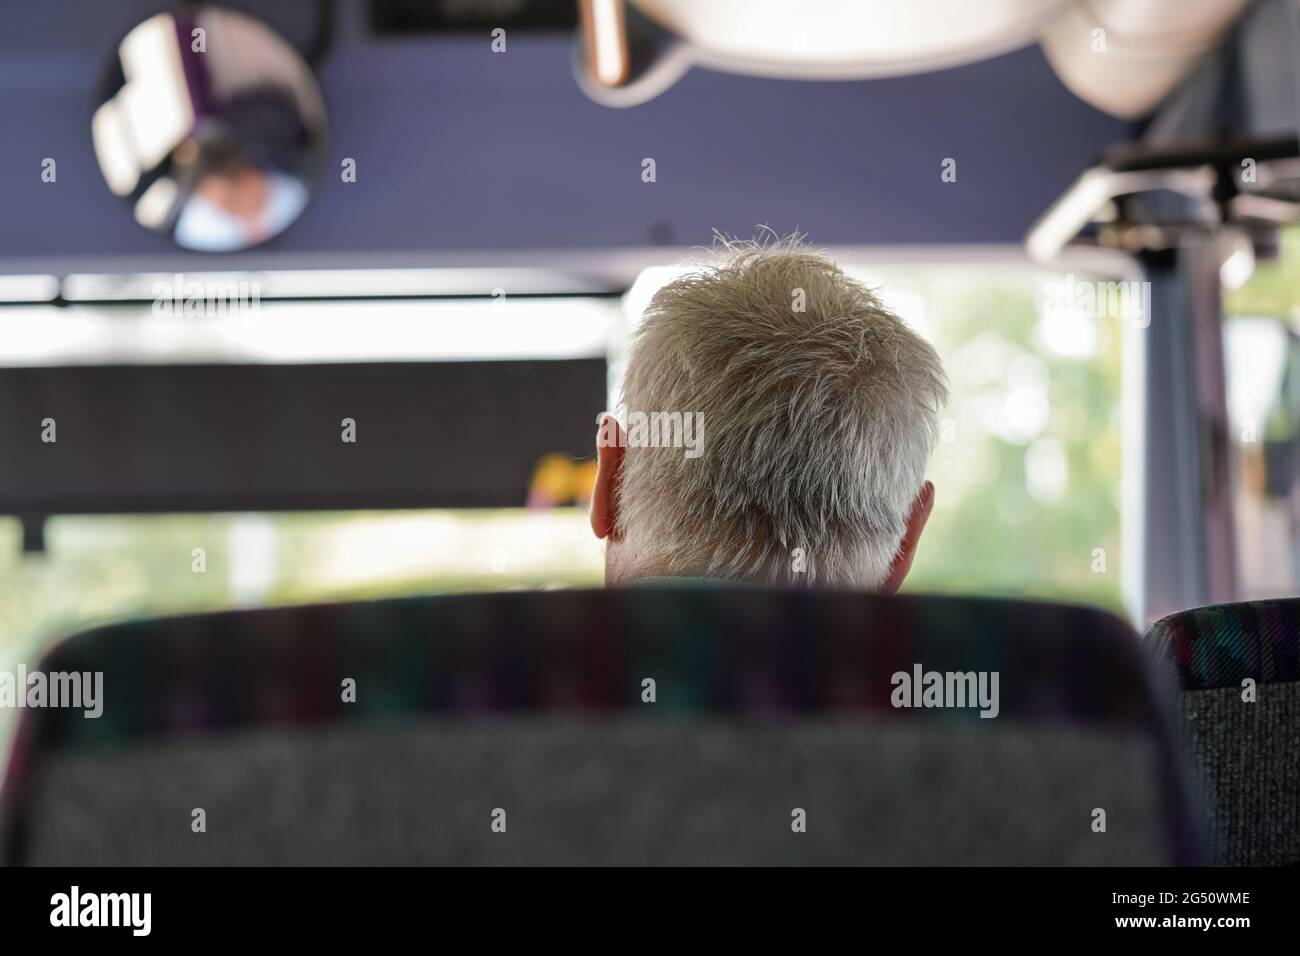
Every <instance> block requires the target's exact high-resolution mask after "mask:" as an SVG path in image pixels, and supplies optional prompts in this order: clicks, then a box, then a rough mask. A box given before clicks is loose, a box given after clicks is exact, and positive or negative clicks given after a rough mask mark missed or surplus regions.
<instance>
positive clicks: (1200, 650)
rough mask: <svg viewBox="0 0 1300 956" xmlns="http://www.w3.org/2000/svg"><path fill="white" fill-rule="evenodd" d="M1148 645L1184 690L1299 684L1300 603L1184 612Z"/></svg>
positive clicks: (1165, 621)
mask: <svg viewBox="0 0 1300 956" xmlns="http://www.w3.org/2000/svg"><path fill="white" fill-rule="evenodd" d="M1143 641H1144V643H1145V644H1146V645H1147V647H1148V648H1149V650H1150V651H1151V653H1152V654H1153V655H1154V656H1155V658H1156V659H1157V660H1158V661H1159V662H1160V663H1161V665H1162V667H1164V668H1165V669H1166V670H1167V671H1168V672H1169V673H1170V676H1172V677H1173V678H1174V679H1175V680H1176V681H1177V684H1178V686H1179V687H1180V688H1183V689H1185V690H1208V689H1211V688H1216V687H1239V686H1240V685H1241V681H1242V679H1243V678H1246V677H1250V678H1253V679H1254V680H1255V681H1256V683H1259V684H1277V683H1283V682H1286V681H1296V680H1300V598H1288V599H1284V600H1275V601H1249V602H1245V603H1241V604H1216V605H1212V606H1210V607H1198V608H1193V609H1192V610H1190V611H1180V612H1179V613H1177V614H1171V615H1170V616H1169V617H1166V618H1162V619H1161V620H1159V621H1157V622H1156V623H1155V624H1153V625H1152V626H1151V629H1150V630H1149V631H1147V634H1146V637H1145V638H1143Z"/></svg>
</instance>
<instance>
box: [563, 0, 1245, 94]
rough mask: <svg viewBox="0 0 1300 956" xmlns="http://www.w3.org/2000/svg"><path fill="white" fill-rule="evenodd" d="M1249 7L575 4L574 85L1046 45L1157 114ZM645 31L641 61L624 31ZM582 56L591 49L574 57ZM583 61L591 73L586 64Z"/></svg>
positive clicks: (823, 71)
mask: <svg viewBox="0 0 1300 956" xmlns="http://www.w3.org/2000/svg"><path fill="white" fill-rule="evenodd" d="M1252 2H1253V0H579V8H580V10H581V12H582V15H583V22H584V40H585V43H584V46H585V54H586V55H585V57H584V56H581V55H579V56H578V57H577V58H575V67H577V69H576V72H577V75H578V81H579V83H580V84H581V85H582V86H583V88H584V89H585V90H586V91H587V93H588V94H589V95H591V96H592V97H593V98H595V99H596V100H598V101H599V102H603V103H606V104H607V105H610V106H631V105H635V104H637V103H643V102H645V101H646V100H648V99H651V98H653V97H654V96H657V95H658V94H659V93H661V92H663V91H664V90H665V89H667V88H668V87H669V86H671V85H672V84H673V83H675V82H676V81H677V79H678V78H679V77H680V76H681V75H682V74H683V73H684V72H685V71H686V70H687V69H689V68H690V67H691V66H692V65H700V66H706V67H710V68H713V69H717V70H723V71H726V72H730V73H745V74H752V75H756V76H771V77H784V78H790V79H813V80H815V79H863V78H870V77H879V76H900V75H904V74H908V73H922V72H927V71H931V70H940V69H946V68H949V67H954V66H959V65H961V64H964V63H970V62H974V61H977V60H983V59H988V58H990V57H993V56H997V55H999V54H1002V53H1006V52H1009V51H1011V50H1014V49H1017V48H1020V47H1023V46H1025V45H1027V44H1029V43H1033V42H1035V41H1036V40H1041V43H1042V48H1043V51H1044V53H1045V55H1046V56H1047V59H1048V60H1049V62H1050V63H1051V64H1052V66H1053V68H1054V69H1055V70H1056V72H1057V75H1058V76H1059V77H1060V78H1061V81H1062V82H1063V83H1064V84H1065V85H1066V86H1067V87H1068V88H1069V89H1070V90H1071V91H1072V92H1074V93H1075V95H1077V96H1078V97H1079V98H1081V99H1083V100H1085V101H1087V102H1089V103H1091V104H1092V105H1093V106H1096V107H1097V108H1098V109H1102V110H1105V111H1107V112H1109V113H1113V114H1115V115H1117V116H1121V117H1126V118H1135V117H1139V116H1142V115H1145V114H1146V113H1148V112H1150V110H1151V109H1153V108H1154V107H1155V106H1156V105H1157V104H1158V103H1159V102H1160V100H1161V99H1163V98H1164V97H1165V96H1166V95H1167V94H1168V93H1169V92H1170V90H1172V89H1173V87H1174V86H1175V85H1176V84H1177V83H1178V81H1179V80H1181V79H1182V78H1183V76H1184V75H1186V73H1187V72H1188V71H1189V70H1191V68H1192V67H1193V66H1194V64H1195V62H1196V59H1197V57H1199V56H1200V55H1201V54H1203V53H1205V52H1206V51H1208V50H1210V49H1212V48H1213V47H1214V46H1215V45H1216V44H1217V43H1218V42H1219V41H1220V40H1222V38H1223V36H1224V34H1225V33H1226V32H1227V31H1228V29H1229V28H1230V27H1231V26H1232V23H1233V21H1234V20H1236V19H1237V17H1238V16H1240V15H1241V13H1242V11H1243V10H1245V8H1246V7H1248V6H1249V5H1250V4H1251V3H1252ZM634 14H635V18H636V19H637V20H638V21H639V22H640V23H641V24H643V25H648V27H646V29H649V30H650V31H651V33H652V34H653V36H654V37H655V39H654V41H653V43H652V46H653V47H654V51H653V52H652V53H649V54H646V52H645V50H644V49H643V50H642V51H641V55H640V56H637V55H636V53H635V51H634V50H633V49H632V46H631V45H630V44H629V41H628V35H629V34H628V20H629V18H630V17H633V15H634ZM578 52H579V54H581V53H582V52H583V51H578ZM584 60H585V65H584V62H583V61H584Z"/></svg>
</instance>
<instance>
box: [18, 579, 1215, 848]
mask: <svg viewBox="0 0 1300 956" xmlns="http://www.w3.org/2000/svg"><path fill="white" fill-rule="evenodd" d="M43 668H44V669H45V670H48V671H69V672H102V674H103V688H104V700H103V713H102V716H101V717H99V718H98V719H85V718H83V716H82V714H81V713H80V712H78V711H72V710H68V709H58V710H54V709H38V710H27V711H25V712H24V714H23V717H22V723H21V725H20V729H19V734H18V743H17V745H16V748H15V751H14V758H13V760H12V761H11V764H10V772H9V773H8V774H7V775H6V778H5V781H4V792H3V799H2V800H0V811H2V813H0V851H2V854H3V859H4V860H5V861H6V862H9V863H34V864H55V863H58V864H70V865H87V864H100V863H102V864H235V863H301V864H312V863H320V864H344V863H445V864H506V863H517V864H697V863H698V864H719V865H732V864H736V865H739V864H755V863H775V864H1031V863H1036V864H1079V865H1094V864H1125V865H1128V864H1160V863H1189V862H1197V861H1198V860H1199V859H1200V857H1199V856H1198V847H1197V844H1196V834H1195V828H1194V825H1193V821H1192V818H1191V815H1190V813H1189V810H1188V802H1187V795H1186V792H1185V790H1184V788H1183V782H1182V781H1181V780H1180V779H1179V778H1178V774H1177V760H1176V758H1175V751H1174V749H1173V746H1172V740H1171V736H1170V732H1169V729H1168V727H1167V725H1166V722H1165V720H1164V714H1163V713H1162V712H1161V711H1160V709H1159V708H1158V706H1157V702H1156V699H1155V696H1154V694H1153V692H1152V685H1151V681H1150V678H1149V675H1148V673H1147V672H1146V669H1145V666H1144V660H1143V658H1142V655H1141V653H1140V650H1139V647H1138V643H1137V637H1136V635H1135V634H1134V633H1133V631H1132V630H1131V629H1130V628H1129V627H1128V626H1127V625H1126V624H1124V623H1123V622H1122V621H1120V620H1118V619H1116V618H1114V617H1113V616H1111V615H1108V614H1105V613H1103V612H1099V611H1095V610H1089V609H1084V608H1077V607H1067V606H1062V605H1053V604H1047V603H1027V602H1015V601H997V600H972V599H961V598H938V597H901V596H894V597H883V596H880V595H872V594H862V593H847V592H845V593H835V592H811V591H791V592H786V591H780V590H771V589H765V588H727V587H698V586H697V587H691V586H686V587H682V586H664V587H647V588H629V589H624V590H602V591H593V592H577V591H568V592H564V591H555V592H518V593H506V594H487V595H463V596H443V597H429V598H413V599H404V600H399V601H377V602H369V603H357V604H341V605H319V606H314V607H297V608H276V609H267V610H257V611H237V612H225V613H220V614H212V615H193V616H189V617H181V618H171V619H159V620H149V621H139V622H128V623H123V624H119V625H112V626H108V627H104V628H99V629H95V630H92V631H88V632H85V633H82V634H79V635H75V636H74V637H72V638H70V639H69V640H68V641H66V642H64V643H63V644H61V645H59V646H57V647H56V648H54V649H53V650H52V651H51V652H50V654H49V655H47V657H46V659H45V660H44V662H43ZM918 669H923V670H924V671H926V672H932V673H939V674H945V673H946V674H958V673H961V674H965V673H969V674H970V675H971V679H972V681H974V680H975V675H976V674H977V673H978V674H980V675H984V676H986V677H991V675H993V674H996V675H999V677H1000V680H999V683H998V688H999V689H998V695H997V696H998V706H997V708H996V710H997V716H996V717H991V718H983V717H981V716H980V713H981V712H983V711H982V710H981V709H979V708H977V707H971V706H962V705H960V704H955V705H953V706H949V707H937V708H928V707H921V706H917V707H908V708H899V707H896V706H894V704H895V701H894V699H893V697H894V695H893V689H894V686H893V685H894V677H895V676H896V675H898V674H900V672H901V673H902V675H904V676H907V675H912V674H914V673H915V672H916V671H917V670H918ZM646 678H653V679H654V681H655V682H656V683H655V686H656V688H657V697H656V699H655V701H654V702H649V701H647V700H646V699H643V696H642V695H643V681H644V680H645V679H646ZM352 679H354V680H355V687H356V689H357V695H356V698H355V700H352V701H348V700H345V699H344V695H342V694H341V693H340V690H341V686H342V685H343V684H346V683H347V682H348V681H349V680H352ZM917 679H918V680H919V678H917ZM990 686H991V685H990ZM918 687H919V684H918ZM913 703H916V704H920V703H923V702H922V701H921V700H919V699H916V700H914V701H913ZM972 703H973V702H972ZM199 809H201V810H202V811H203V812H204V814H205V823H206V832H203V833H195V832H193V830H192V823H193V822H194V811H195V810H199ZM496 809H501V810H504V811H505V820H506V832H505V833H495V832H493V830H492V823H493V811H494V810H496ZM796 810H802V811H804V812H805V813H806V832H795V831H794V829H793V828H792V823H795V822H796V819H795V817H792V813H794V811H796ZM1103 813H1104V824H1105V829H1104V830H1102V829H1101V827H1100V824H1101V822H1102V821H1101V815H1102V814H1103Z"/></svg>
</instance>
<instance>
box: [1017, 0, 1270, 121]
mask: <svg viewBox="0 0 1300 956" xmlns="http://www.w3.org/2000/svg"><path fill="white" fill-rule="evenodd" d="M1252 2H1253V0H1082V2H1080V3H1076V4H1074V5H1073V6H1071V7H1070V9H1069V10H1068V11H1067V12H1066V13H1065V14H1064V15H1063V16H1061V17H1060V19H1058V20H1057V21H1056V22H1054V23H1052V24H1051V25H1050V26H1049V27H1048V28H1047V29H1046V30H1045V31H1044V32H1043V36H1042V47H1043V52H1044V54H1045V55H1046V56H1047V59H1048V61H1049V62H1050V63H1051V64H1052V68H1053V69H1054V70H1056V75H1057V76H1059V77H1060V78H1061V82H1062V83H1064V84H1065V85H1066V86H1067V87H1068V88H1069V89H1070V91H1071V92H1072V93H1074V94H1075V95H1076V96H1078V97H1079V98H1080V99H1082V100H1085V101H1086V102H1088V103H1090V104H1092V105H1093V106H1095V107H1097V108H1098V109H1101V110H1105V111H1106V112H1107V113H1111V114H1112V115H1114V116H1120V117H1124V118H1127V119H1136V118H1138V117H1141V116H1145V115H1146V114H1147V113H1149V112H1150V111H1151V110H1152V109H1154V108H1155V106H1156V105H1157V104H1159V102H1160V101H1161V100H1162V99H1164V97H1165V96H1166V95H1168V93H1169V92H1170V91H1171V90H1172V89H1173V88H1174V87H1175V86H1176V85H1177V84H1178V81H1179V80H1181V79H1182V78H1183V77H1184V76H1185V75H1186V74H1187V73H1188V72H1189V71H1190V70H1191V69H1192V67H1193V66H1194V65H1195V63H1196V60H1197V58H1198V57H1199V56H1201V55H1202V54H1203V53H1206V52H1207V51H1209V50H1211V49H1213V48H1214V47H1215V46H1216V45H1217V44H1218V43H1219V42H1220V41H1221V40H1222V39H1223V36H1224V34H1225V33H1226V32H1227V31H1228V29H1229V28H1230V27H1231V26H1232V24H1233V22H1234V21H1235V20H1236V19H1237V17H1238V16H1240V15H1241V13H1242V11H1243V10H1245V9H1246V7H1248V6H1250V4H1251V3H1252Z"/></svg>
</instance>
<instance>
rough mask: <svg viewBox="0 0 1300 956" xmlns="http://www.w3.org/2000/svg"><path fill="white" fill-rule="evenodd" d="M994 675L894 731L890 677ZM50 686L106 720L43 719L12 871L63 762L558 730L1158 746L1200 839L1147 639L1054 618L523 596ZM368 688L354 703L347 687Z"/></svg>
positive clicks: (1183, 848) (237, 629)
mask: <svg viewBox="0 0 1300 956" xmlns="http://www.w3.org/2000/svg"><path fill="white" fill-rule="evenodd" d="M918 663H919V664H921V665H923V666H924V668H925V669H926V670H937V671H971V670H976V671H997V672H999V674H1000V711H1001V712H1000V717H999V719H998V720H981V719H980V718H979V716H978V712H977V710H976V709H974V708H972V709H968V710H952V709H937V710H923V709H913V710H896V709H894V708H893V707H892V706H891V705H890V693H891V690H892V689H893V688H892V684H891V681H890V677H891V675H892V674H893V673H894V672H896V671H908V672H910V671H911V669H912V668H913V665H915V664H918ZM40 666H41V669H42V670H46V671H82V672H84V671H102V672H103V674H104V698H105V700H104V712H103V716H102V717H101V718H99V719H97V720H87V719H84V718H83V717H82V715H81V713H80V712H79V711H68V710H29V711H26V712H25V713H24V715H23V718H22V722H21V725H20V729H19V735H18V742H17V745H16V747H15V749H14V752H13V755H12V759H11V763H10V767H9V773H8V775H7V777H6V780H5V791H4V812H5V818H4V831H3V833H2V834H0V836H3V838H4V841H5V846H4V850H5V858H6V859H10V860H12V859H15V858H20V857H21V846H22V832H23V821H24V819H25V816H26V814H27V813H28V812H29V811H31V810H32V808H30V807H29V806H28V805H27V795H28V787H27V782H28V781H29V780H30V778H31V777H32V775H33V774H34V773H35V772H36V771H37V769H38V764H39V762H40V761H41V760H42V759H43V758H45V757H47V756H48V755H50V754H53V753H59V752H62V753H67V752H74V751H78V752H112V751H114V750H118V749H127V748H130V747H131V746H133V745H134V744H135V743H136V742H137V741H142V740H160V739H169V738H170V739H174V738H190V739H192V738H193V737H194V736H196V735H198V736H205V737H206V736H211V735H222V734H229V733H232V732H235V731H237V730H240V729H241V728H243V729H246V728H253V727H257V728H266V727H284V728H299V729H306V728H311V727H321V726H327V725H328V726H330V727H337V726H340V725H359V724H374V723H387V724H390V725H401V724H403V723H405V722H408V721H410V720H412V719H414V718H415V717H417V716H429V715H437V716H448V715H452V716H458V717H462V718H467V719H472V718H475V717H480V716H491V715H493V714H507V713H509V714H520V713H539V714H540V713H545V714H546V715H547V716H573V717H590V716H591V715H597V714H602V713H604V714H610V715H616V714H618V713H620V712H632V711H636V713H637V714H638V716H640V715H645V714H646V713H647V709H646V708H645V707H644V706H643V705H642V703H641V696H640V695H641V681H642V679H643V678H645V677H647V676H648V677H653V678H655V680H656V685H657V686H656V689H657V706H656V707H654V708H651V709H649V710H650V714H649V719H652V720H678V721H680V720H683V719H690V718H691V717H705V716H718V715H724V716H732V717H738V718H743V719H757V720H780V719H782V718H792V717H797V716H799V715H812V714H816V715H827V714H832V715H833V714H842V715H853V714H864V715H866V714H870V715H874V716H876V717H878V718H881V719H888V720H921V721H955V722H959V723H961V724H962V725H963V726H964V727H967V728H970V729H974V730H977V731H979V732H992V731H993V730H994V728H993V727H992V726H990V725H996V724H999V723H1000V722H1004V721H1013V722H1023V723H1028V724H1032V725H1043V724H1049V725H1050V724H1053V723H1058V724H1061V725H1070V726H1074V727H1083V728H1088V729H1095V730H1101V731H1114V732H1116V733H1136V734H1139V735H1141V736H1143V737H1145V738H1150V739H1153V740H1155V741H1156V744H1155V748H1156V752H1157V753H1158V755H1159V758H1158V763H1160V766H1159V767H1158V768H1156V769H1155V772H1156V773H1157V774H1158V775H1159V776H1160V777H1161V779H1162V780H1163V781H1164V790H1163V794H1162V798H1163V799H1164V800H1165V801H1167V804H1168V807H1169V813H1168V816H1167V819H1168V821H1169V834H1168V836H1169V840H1170V843H1171V845H1173V846H1174V847H1175V849H1174V851H1173V857H1174V858H1175V859H1177V860H1179V861H1181V862H1187V861H1189V860H1191V859H1193V858H1194V855H1195V849H1194V845H1195V839H1194V835H1193V831H1192V826H1191V823H1190V817H1189V814H1188V811H1187V807H1186V805H1185V803H1184V802H1183V797H1182V791H1181V789H1180V785H1179V780H1178V776H1177V773H1176V769H1175V761H1174V759H1173V757H1172V751H1171V750H1170V747H1169V745H1168V737H1167V735H1166V734H1165V730H1164V725H1163V723H1162V718H1161V714H1160V712H1159V711H1158V708H1157V706H1156V704H1155V703H1154V697H1153V695H1152V693H1151V690H1150V686H1149V682H1148V677H1147V674H1146V672H1145V670H1144V667H1143V662H1142V660H1141V655H1140V651H1139V648H1138V644H1137V641H1136V639H1135V635H1134V634H1133V633H1132V631H1131V630H1130V629H1129V628H1128V627H1127V625H1125V624H1124V623H1123V622H1121V621H1120V620H1118V619H1117V618H1115V617H1113V616H1110V615H1108V614H1105V613H1102V612H1099V611H1095V610H1090V609H1084V608H1078V607H1066V606H1060V605H1053V604H1046V603H1042V604H1039V603H1024V602H1013V601H997V600H983V599H958V598H928V597H927V598H921V597H911V596H897V597H881V596H876V595H869V594H858V593H827V592H817V593H814V592H802V591H801V592H783V591H776V590H767V589H753V588H732V587H725V586H719V587H716V588H700V587H682V588H671V587H654V588H628V589H622V590H608V591H592V592H579V591H557V592H515V593H505V594H489V595H459V596H443V597H427V598H414V599H403V600H387V601H377V602H369V603H357V604H342V605H316V606H305V607H290V608H274V609H265V610H256V611H235V612H226V613H219V614H204V615H195V616H189V617H177V618H169V619H157V620H149V621H140V622H131V623H123V624H117V625H113V626H108V627H102V628H98V629H95V630H91V631H87V632H84V633H82V634H79V635H76V636H74V637H72V638H70V639H69V640H67V641H65V642H64V643H62V644H60V645H58V646H57V647H55V648H54V649H53V650H52V651H51V652H50V653H49V654H48V655H47V657H46V658H45V660H44V661H43V662H42V663H41V665H40ZM346 678H352V679H354V680H355V681H356V686H357V697H356V701H355V703H344V702H343V700H342V694H341V682H342V681H343V680H344V679H346Z"/></svg>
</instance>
